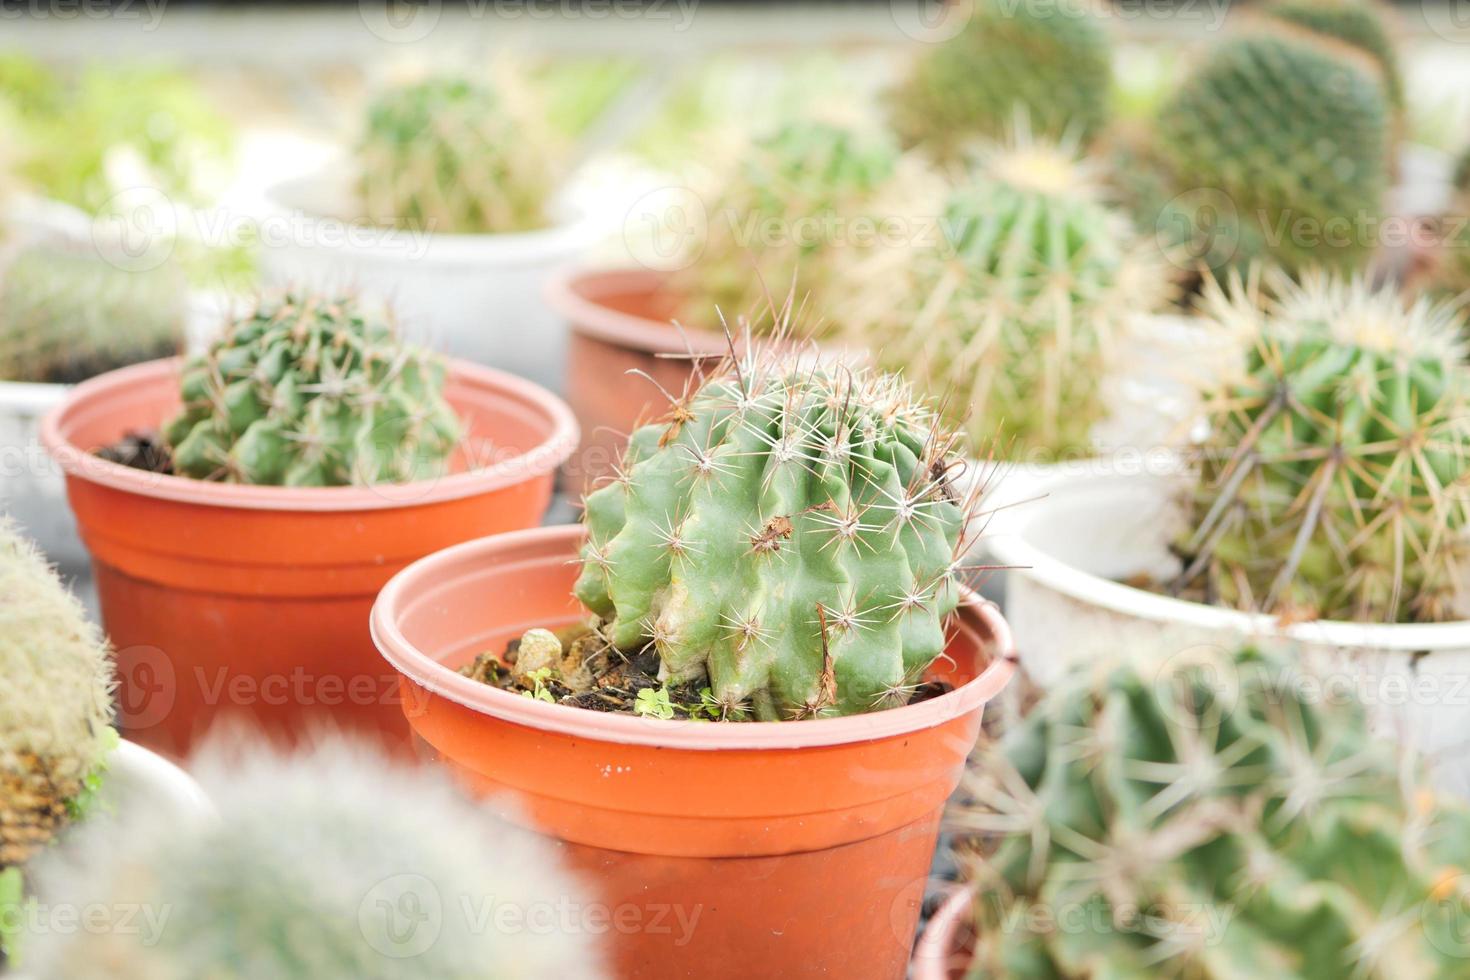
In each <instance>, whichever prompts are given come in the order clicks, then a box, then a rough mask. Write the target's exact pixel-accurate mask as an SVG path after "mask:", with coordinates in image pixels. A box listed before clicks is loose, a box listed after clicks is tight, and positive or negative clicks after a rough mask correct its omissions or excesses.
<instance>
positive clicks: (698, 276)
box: [670, 122, 898, 332]
mask: <svg viewBox="0 0 1470 980" xmlns="http://www.w3.org/2000/svg"><path fill="white" fill-rule="evenodd" d="M897 162H898V150H897V148H896V147H895V146H893V145H892V144H891V143H890V142H889V141H888V140H887V138H886V137H884V136H883V135H882V134H880V133H875V132H868V131H864V130H859V129H855V128H851V127H847V126H839V125H834V124H830V123H821V122H818V123H812V122H805V123H801V124H790V125H787V126H784V127H781V128H779V129H777V130H775V131H773V132H771V133H768V134H765V135H763V136H761V137H760V138H758V139H756V140H753V141H752V142H751V143H750V144H749V146H748V147H747V148H746V149H745V151H744V154H743V156H741V157H740V158H739V159H738V160H737V161H736V165H735V167H734V169H733V172H730V173H725V174H721V178H722V182H721V185H720V187H719V188H718V190H717V191H716V192H715V193H713V194H712V195H710V196H709V198H708V199H707V200H706V201H705V203H704V211H705V228H704V236H703V238H702V240H700V241H698V242H694V243H692V244H693V247H695V248H696V249H698V252H697V254H696V255H695V256H694V257H693V259H694V260H693V261H692V262H691V263H689V264H688V265H687V267H685V268H683V269H681V270H679V271H678V272H677V273H675V275H674V276H673V277H672V279H671V282H670V288H671V289H672V290H673V292H674V293H675V294H677V295H679V296H682V297H684V298H685V304H684V305H685V309H684V313H683V317H682V318H683V319H684V321H685V322H688V323H691V324H699V325H701V326H704V327H707V328H708V327H715V328H717V327H718V325H719V321H718V319H717V318H716V316H715V311H716V310H717V309H718V310H719V311H720V312H722V313H723V314H724V316H725V317H726V318H727V319H728V320H729V321H730V322H731V323H733V322H735V321H736V320H737V319H738V318H741V317H746V318H747V320H748V322H749V325H750V327H751V328H752V329H753V330H754V331H756V332H761V331H769V330H770V329H772V328H773V326H774V325H775V323H776V321H777V320H778V319H779V318H777V317H772V316H768V315H766V314H767V313H768V311H769V305H771V304H770V301H771V298H772V297H774V298H775V299H776V304H775V305H779V304H780V299H781V298H782V297H784V296H785V295H786V293H787V291H788V290H790V289H791V288H792V287H793V285H794V286H795V287H796V288H797V289H798V290H800V292H801V293H802V294H803V295H805V294H807V293H810V294H811V296H812V297H813V299H812V302H811V305H812V306H813V307H814V308H816V309H824V308H825V307H826V304H827V301H828V297H829V294H830V292H831V290H832V288H833V280H832V277H833V275H834V270H835V268H836V266H837V264H838V263H839V262H840V261H843V260H844V253H848V252H854V251H857V250H858V249H859V248H860V247H861V242H860V241H859V239H858V235H857V234H856V232H857V230H859V225H858V223H859V222H860V221H862V220H863V219H868V220H872V219H875V218H876V217H878V208H877V206H876V202H877V201H878V200H879V198H880V196H881V195H882V193H883V192H884V190H885V188H886V186H887V184H888V182H889V181H890V180H891V179H892V178H893V176H894V173H895V169H896V167H897ZM869 233H870V234H871V230H870V232H869Z"/></svg>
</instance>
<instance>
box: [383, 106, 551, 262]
mask: <svg viewBox="0 0 1470 980" xmlns="http://www.w3.org/2000/svg"><path fill="white" fill-rule="evenodd" d="M531 98H532V94H531V92H530V91H529V90H528V89H527V87H526V86H525V85H524V84H522V85H519V86H515V87H513V88H492V87H491V86H489V85H488V84H482V83H480V82H478V81H473V80H470V79H468V78H447V77H441V78H430V79H427V80H425V81H421V82H417V83H415V84H412V85H405V86H402V87H399V88H394V89H390V90H388V91H386V92H384V93H383V94H382V95H380V96H378V98H377V100H376V101H375V102H373V103H372V105H371V106H370V107H369V108H368V113H367V125H366V130H365V132H364V133H363V136H362V138H361V141H360V142H359V144H358V147H357V155H358V165H359V168H360V169H361V183H360V188H359V189H360V193H361V198H362V205H363V210H364V215H365V217H366V218H367V219H368V220H369V221H373V222H375V223H377V224H381V225H386V226H390V227H404V228H413V229H425V230H428V231H434V232H439V233H441V234H451V233H455V234H499V233H504V232H514V231H527V230H530V229H535V228H541V227H544V226H545V225H547V224H548V223H549V222H550V220H551V216H550V215H549V214H548V212H547V207H548V204H549V202H550V199H551V196H552V194H553V193H554V192H555V191H556V190H557V188H558V186H559V180H560V176H561V172H562V168H563V164H562V161H561V153H560V152H559V150H558V147H557V138H556V136H555V134H554V133H553V132H552V131H551V130H550V128H549V127H548V126H547V125H546V119H545V115H544V112H542V111H541V110H540V109H539V108H538V107H536V106H533V105H530V104H528V103H529V100H530V99H531Z"/></svg>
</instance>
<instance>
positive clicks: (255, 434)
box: [164, 291, 461, 486]
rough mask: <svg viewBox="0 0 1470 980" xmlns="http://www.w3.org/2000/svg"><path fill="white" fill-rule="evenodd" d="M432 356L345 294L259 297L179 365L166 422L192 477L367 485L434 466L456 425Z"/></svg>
mask: <svg viewBox="0 0 1470 980" xmlns="http://www.w3.org/2000/svg"><path fill="white" fill-rule="evenodd" d="M445 374H446V368H445V365H444V363H443V361H442V360H440V359H439V358H437V357H435V356H433V355H431V354H429V353H428V352H426V351H424V350H421V349H419V348H416V347H412V346H409V345H406V344H403V343H402V342H400V341H399V339H398V337H397V336H396V333H395V331H394V329H393V326H392V324H391V323H390V321H389V320H387V319H386V318H384V317H381V316H379V315H377V314H375V313H373V312H371V311H369V310H367V309H366V308H364V307H362V306H360V305H359V304H358V302H357V301H356V300H355V299H353V298H351V297H337V298H324V297H320V296H313V295H306V294H302V293H297V292H291V291H287V292H284V293H281V294H278V295H272V296H267V297H263V298H262V299H261V300H260V302H259V303H258V305H257V306H256V309H255V310H254V311H253V312H252V313H250V314H248V315H246V316H244V317H242V318H240V319H239V320H237V321H235V322H234V323H233V324H232V325H231V327H230V328H229V330H228V331H227V333H226V334H225V336H223V337H222V338H221V339H220V340H219V341H217V342H216V343H215V344H214V345H213V346H212V347H211V348H210V350H209V351H208V352H207V353H206V354H204V355H202V356H200V357H197V358H195V359H194V360H192V361H191V362H190V363H189V364H188V365H187V367H186V368H185V370H184V374H183V379H182V384H181V390H182V396H183V401H184V407H183V409H182V411H181V412H180V413H179V415H178V416H176V417H175V418H174V419H173V420H172V421H170V422H169V423H168V425H167V426H166V427H165V429H164V438H165V440H166V441H167V443H168V445H169V446H170V448H171V450H172V454H173V462H174V468H175V470H176V471H178V472H179V473H181V474H183V475H186V476H191V477H195V478H197V479H208V480H225V481H228V482H232V483H253V484H271V485H284V486H342V485H348V484H351V485H358V486H366V485H372V484H376V483H401V482H407V481H411V480H418V479H427V478H430V477H434V476H439V475H442V474H443V473H444V472H446V469H447V467H448V466H449V464H450V460H451V455H452V453H453V451H454V449H455V447H456V445H457V444H458V442H459V439H460V435H461V424H460V422H459V420H458V418H457V417H456V416H455V414H454V411H453V409H451V408H450V406H449V404H448V403H447V402H446V401H445V400H444V398H443V395H442V389H443V385H444V378H445Z"/></svg>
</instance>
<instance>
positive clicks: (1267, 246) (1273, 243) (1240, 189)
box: [1157, 32, 1390, 271]
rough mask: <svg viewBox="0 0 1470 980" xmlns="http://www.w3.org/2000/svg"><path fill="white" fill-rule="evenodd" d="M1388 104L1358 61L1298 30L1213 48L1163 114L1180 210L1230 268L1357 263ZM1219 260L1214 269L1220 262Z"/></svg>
mask: <svg viewBox="0 0 1470 980" xmlns="http://www.w3.org/2000/svg"><path fill="white" fill-rule="evenodd" d="M1389 126H1390V111H1389V102H1388V98H1387V96H1386V94H1385V90H1384V84H1383V80H1382V78H1381V75H1380V73H1379V72H1378V71H1377V70H1376V68H1375V67H1374V66H1373V65H1372V64H1371V63H1370V62H1368V60H1367V59H1366V57H1365V56H1363V55H1361V54H1360V53H1358V52H1355V51H1353V50H1351V49H1349V48H1348V47H1347V46H1346V45H1335V44H1331V43H1329V42H1327V41H1326V40H1323V39H1317V38H1315V37H1313V36H1311V35H1307V34H1305V33H1301V32H1278V33H1260V32H1258V33H1254V34H1251V35H1248V36H1243V37H1239V38H1234V39H1231V40H1228V41H1226V42H1224V43H1223V44H1220V45H1218V46H1217V47H1215V48H1214V49H1213V51H1212V52H1211V54H1210V55H1209V57H1208V58H1207V59H1206V60H1205V62H1204V64H1202V65H1201V66H1200V67H1199V68H1198V70H1196V71H1195V72H1194V74H1193V75H1192V76H1191V77H1190V78H1189V79H1187V80H1186V81H1185V82H1184V83H1183V84H1182V85H1181V86H1180V87H1179V89H1178V91H1177V92H1176V93H1175V95H1174V97H1173V98H1172V99H1171V100H1170V101H1169V102H1168V103H1167V104H1166V105H1165V106H1164V107H1163V109H1162V110H1161V111H1160V115H1159V118H1158V123H1157V130H1158V147H1159V149H1160V151H1161V152H1162V153H1163V155H1164V157H1165V160H1166V161H1167V163H1168V165H1169V167H1170V169H1171V170H1172V172H1173V174H1174V175H1175V183H1176V188H1177V190H1178V192H1179V199H1180V201H1182V202H1188V203H1191V204H1192V206H1193V207H1194V209H1195V210H1196V211H1197V212H1199V213H1198V216H1197V218H1196V220H1194V221H1192V222H1190V224H1191V225H1193V226H1199V225H1207V226H1210V227H1214V228H1216V229H1217V231H1216V233H1217V234H1218V235H1223V236H1226V237H1227V238H1229V239H1230V241H1231V244H1232V246H1233V248H1232V249H1229V250H1226V254H1232V253H1233V254H1232V258H1233V264H1235V265H1238V266H1243V265H1245V264H1246V263H1248V262H1249V261H1250V260H1253V259H1266V260H1270V261H1272V262H1275V263H1277V264H1280V265H1282V266H1283V267H1285V268H1286V269H1288V270H1290V271H1296V270H1298V269H1302V268H1304V267H1306V266H1309V265H1314V264H1321V265H1330V266H1336V267H1342V268H1353V267H1357V266H1360V265H1361V264H1362V263H1363V261H1364V260H1365V259H1366V257H1367V256H1368V254H1369V253H1370V252H1371V250H1372V246H1373V241H1372V233H1373V231H1374V230H1375V222H1376V221H1377V219H1378V217H1379V212H1380V209H1381V207H1382V204H1383V197H1384V192H1385V188H1386V186H1387V180H1388V176H1387V175H1388V153H1389ZM1222 264H1223V263H1222Z"/></svg>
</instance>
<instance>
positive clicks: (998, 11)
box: [889, 0, 1113, 159]
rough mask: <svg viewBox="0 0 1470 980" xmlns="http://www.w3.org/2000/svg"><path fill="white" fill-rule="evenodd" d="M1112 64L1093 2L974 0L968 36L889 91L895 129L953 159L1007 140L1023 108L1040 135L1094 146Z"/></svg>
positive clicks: (943, 47) (930, 56) (932, 55)
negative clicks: (984, 143) (980, 142)
mask: <svg viewBox="0 0 1470 980" xmlns="http://www.w3.org/2000/svg"><path fill="white" fill-rule="evenodd" d="M1112 58H1113V53H1112V44H1111V42H1110V41H1109V38H1108V35H1107V31H1106V29H1105V28H1104V26H1103V20H1102V16H1101V14H1100V13H1099V11H1098V10H1097V9H1096V8H1095V7H1094V6H1092V5H1091V4H1090V3H1088V2H1085V0H976V2H975V4H974V10H973V12H972V14H971V17H970V20H969V22H968V23H967V24H966V25H965V27H964V28H963V30H962V31H961V32H960V33H959V34H958V35H957V36H956V37H954V38H952V39H950V40H949V41H947V42H945V43H942V44H940V45H938V46H937V47H935V48H934V49H933V50H932V51H930V52H927V53H926V54H925V55H924V56H923V57H921V58H920V59H919V61H918V62H917V63H916V64H915V65H914V67H913V70H912V72H911V74H910V75H909V77H908V78H907V79H905V81H904V82H903V83H902V84H900V85H899V86H898V87H897V88H896V89H895V90H894V91H893V92H892V93H890V95H889V108H890V114H891V117H892V123H893V127H894V129H895V130H896V131H897V132H898V133H899V134H900V135H901V137H902V138H903V139H904V141H905V142H906V143H909V144H917V145H921V146H923V147H925V148H927V149H928V150H930V151H931V152H932V153H933V154H934V155H936V156H938V157H940V158H946V159H947V158H953V157H956V156H959V155H960V151H961V150H962V149H963V146H964V144H965V143H966V142H967V141H969V140H971V139H974V138H976V137H981V138H984V137H998V136H1002V135H1004V134H1005V132H1006V129H1007V127H1009V126H1010V125H1011V123H1012V122H1013V121H1014V119H1015V117H1016V114H1017V112H1018V111H1020V112H1022V113H1024V114H1025V115H1026V116H1028V117H1029V118H1030V121H1031V125H1032V126H1033V128H1034V129H1035V130H1036V131H1037V132H1038V133H1040V134H1043V135H1048V136H1051V137H1061V136H1063V135H1064V134H1069V133H1070V135H1073V136H1075V137H1076V138H1078V139H1081V140H1087V139H1090V138H1091V137H1092V136H1093V135H1095V134H1096V133H1097V132H1098V131H1099V130H1101V129H1102V128H1103V126H1104V125H1105V124H1106V123H1107V121H1108V104H1109V95H1110V91H1111V89H1112V83H1113V67H1112Z"/></svg>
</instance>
